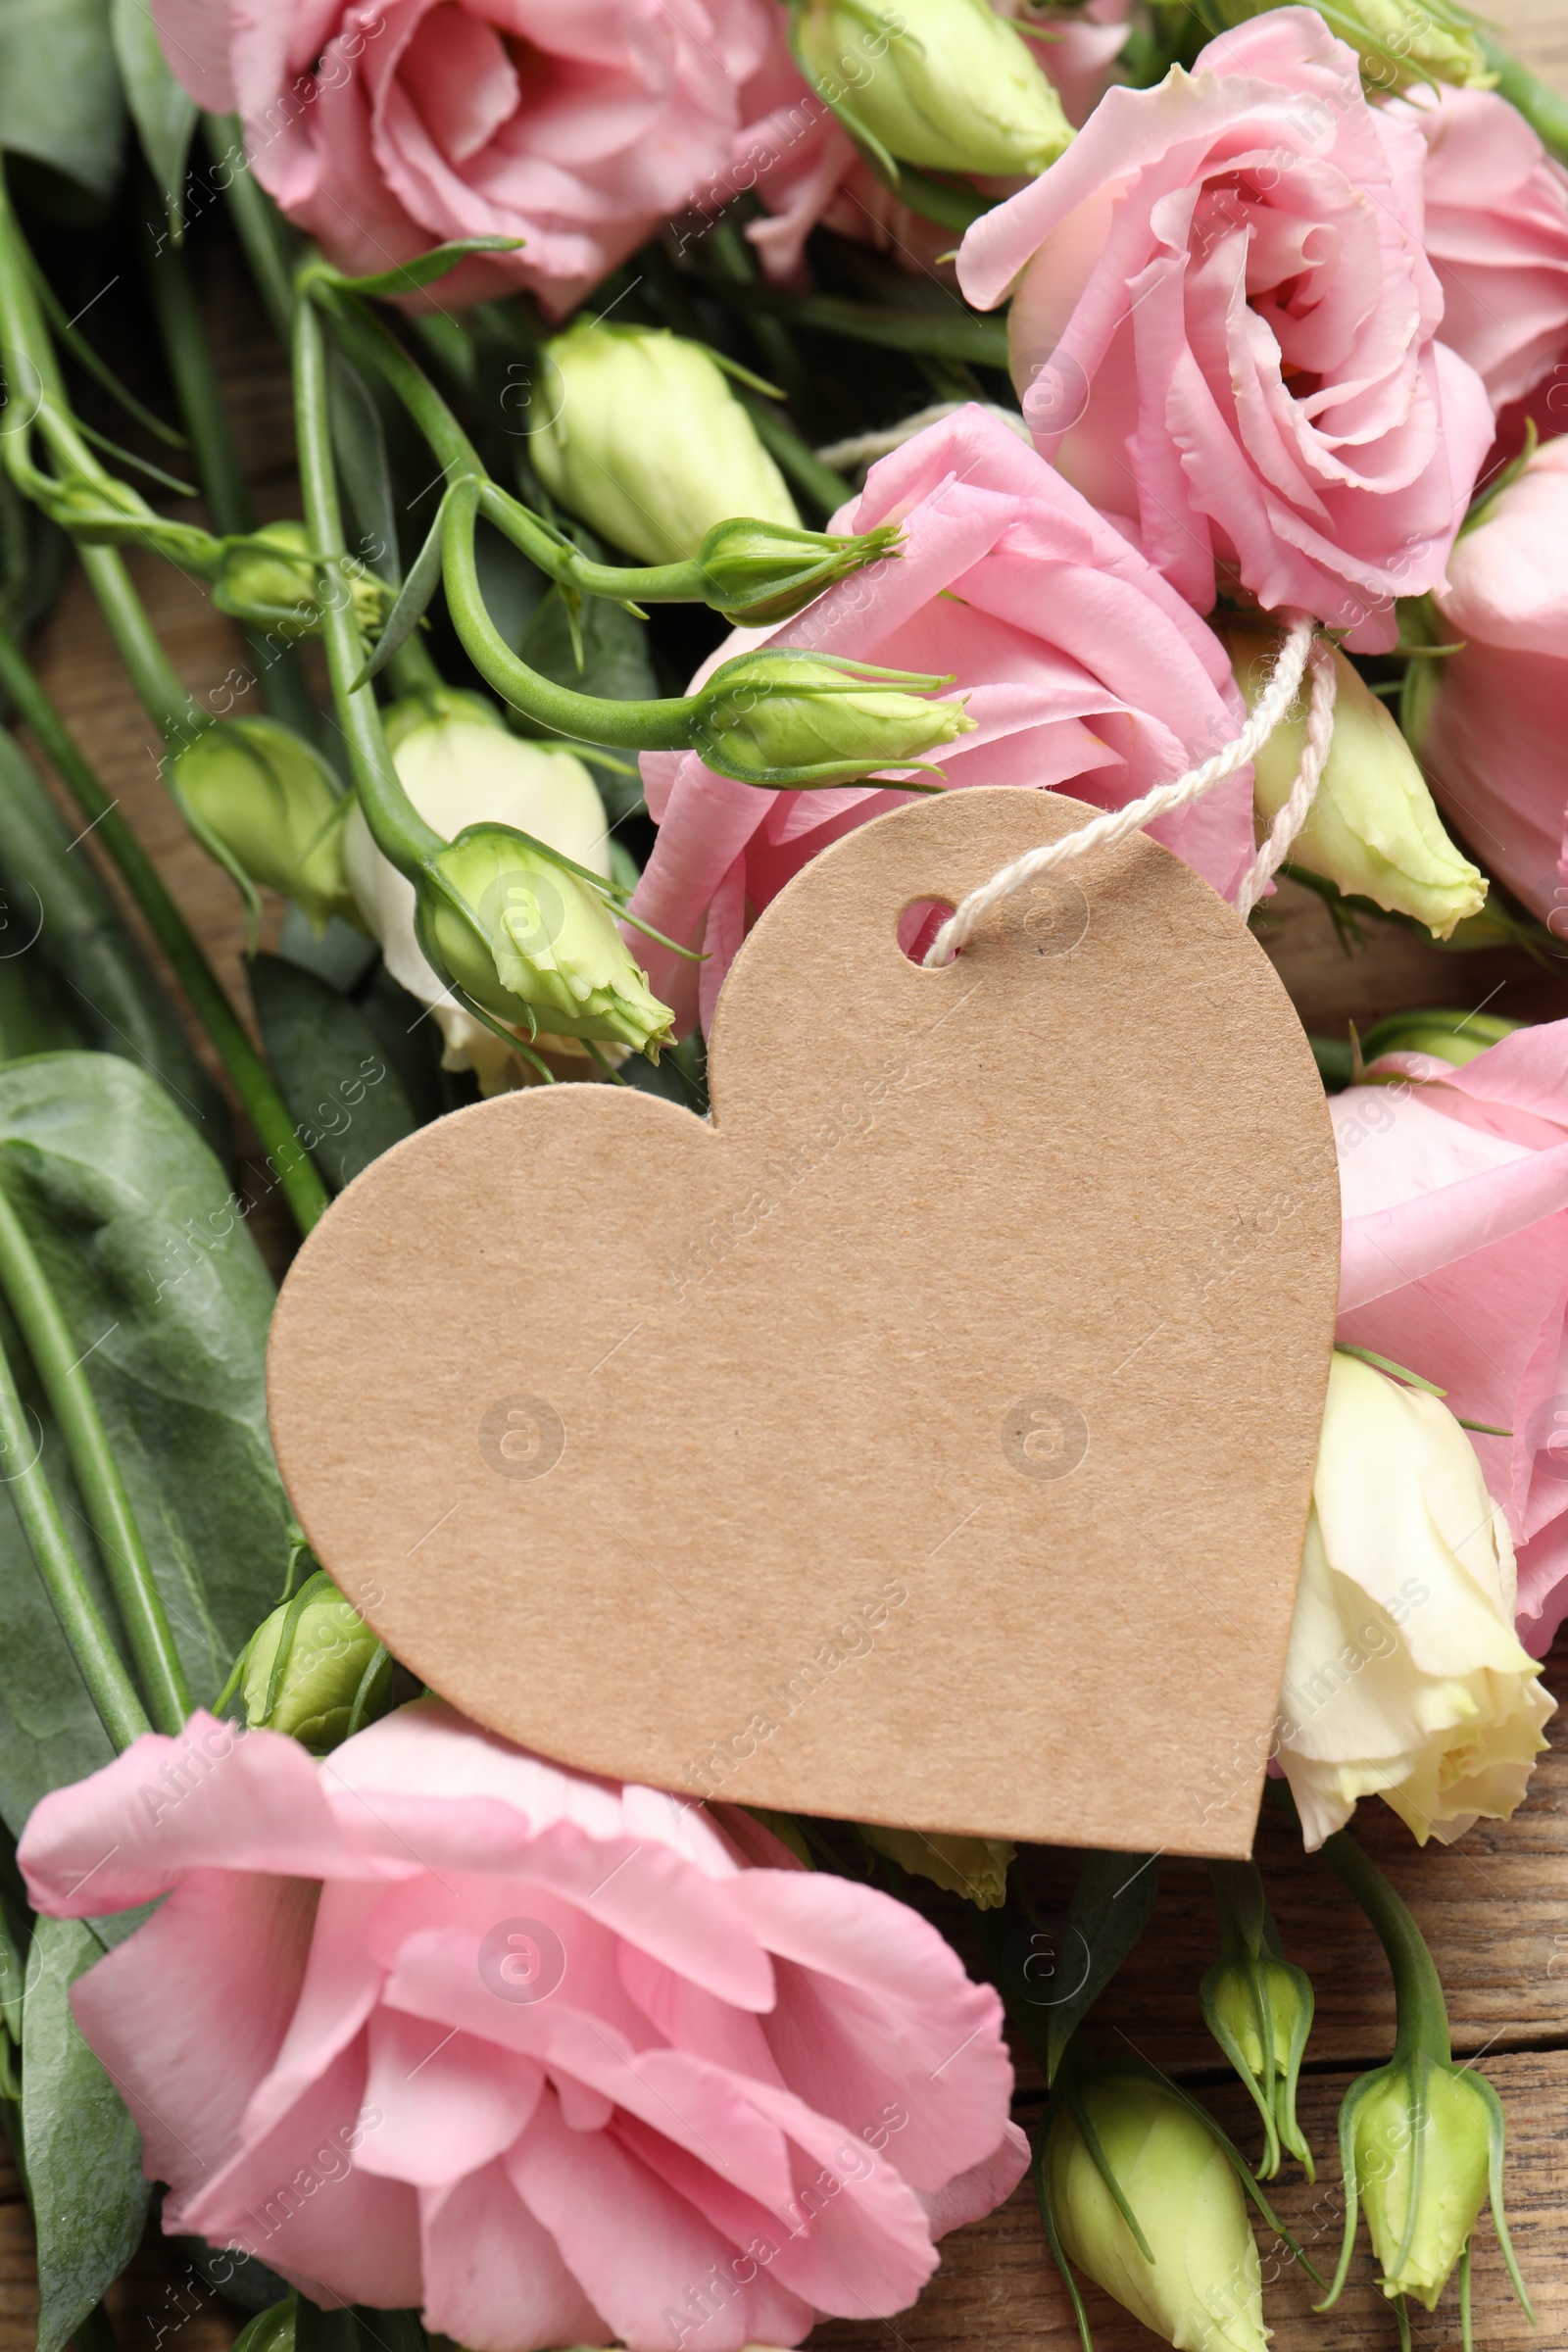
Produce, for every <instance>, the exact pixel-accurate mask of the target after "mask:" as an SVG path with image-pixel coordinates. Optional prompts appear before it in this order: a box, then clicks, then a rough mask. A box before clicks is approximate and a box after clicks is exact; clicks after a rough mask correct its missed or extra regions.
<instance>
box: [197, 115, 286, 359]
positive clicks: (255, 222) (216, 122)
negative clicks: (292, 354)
mask: <svg viewBox="0 0 1568 2352" xmlns="http://www.w3.org/2000/svg"><path fill="white" fill-rule="evenodd" d="M206 127H207V148H208V152H209V154H210V155H211V156H212V158H213V162H214V164H215V165H216V166H217V167H218V169H219V170H220V171H223V172H227V173H228V177H227V178H226V179H225V180H224V181H223V183H222V187H223V193H224V195H225V196H226V197H227V198H228V210H229V218H230V219H231V220H232V221H233V223H234V229H235V233H236V234H237V236H238V238H239V241H240V243H241V245H242V246H243V247H244V249H245V259H246V261H247V262H248V263H249V264H250V270H251V275H252V277H253V278H254V279H255V281H256V290H257V292H258V293H259V294H260V296H261V298H262V302H263V304H264V306H265V307H266V311H267V315H268V317H269V319H270V320H271V322H272V331H273V333H274V334H275V335H276V337H277V339H278V341H279V342H280V343H281V344H282V346H283V348H284V350H285V351H286V350H287V349H288V343H289V337H290V335H291V334H292V333H293V330H294V256H293V251H292V247H293V238H292V235H291V233H290V231H289V228H288V226H287V224H286V223H285V221H284V220H283V217H282V215H281V213H279V211H278V209H277V207H276V205H275V204H274V203H273V202H272V200H271V198H270V196H269V195H268V193H267V190H266V189H265V188H264V187H263V186H262V185H261V183H260V181H259V180H258V179H257V177H256V174H255V172H253V171H252V170H251V169H250V166H249V164H248V163H247V162H246V160H245V131H244V127H243V125H242V123H240V119H239V117H238V115H209V116H208V118H207V125H206Z"/></svg>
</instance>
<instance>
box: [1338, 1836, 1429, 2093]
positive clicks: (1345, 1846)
mask: <svg viewBox="0 0 1568 2352" xmlns="http://www.w3.org/2000/svg"><path fill="white" fill-rule="evenodd" d="M1323 1856H1324V1859H1325V1861H1327V1862H1328V1863H1330V1864H1331V1865H1332V1867H1333V1868H1334V1869H1335V1870H1336V1871H1337V1872H1338V1873H1339V1875H1340V1877H1341V1878H1342V1879H1343V1880H1344V1882H1345V1884H1346V1886H1347V1887H1348V1888H1349V1890H1350V1892H1351V1893H1352V1894H1353V1895H1354V1897H1355V1899H1356V1901H1357V1902H1358V1903H1359V1904H1360V1906H1361V1908H1362V1910H1363V1911H1364V1912H1365V1913H1366V1915H1367V1917H1368V1919H1369V1920H1370V1921H1371V1922H1372V1925H1373V1928H1374V1929H1375V1931H1376V1933H1377V1938H1378V1941H1379V1943H1381V1944H1382V1946H1383V1949H1384V1951H1385V1953H1386V1954H1387V1955H1388V1962H1389V1967H1390V1969H1391V1970H1392V1972H1393V1975H1394V1990H1395V1997H1396V2002H1397V2017H1398V2024H1397V2031H1396V2034H1395V2043H1394V2057H1393V2059H1392V2061H1391V2064H1393V2065H1395V2066H1398V2065H1401V2064H1404V2063H1407V2062H1408V2061H1410V2060H1411V2059H1414V2058H1416V2057H1425V2058H1435V2059H1437V2060H1439V2061H1440V2062H1441V2064H1443V2065H1444V2066H1447V2065H1450V2064H1451V2063H1452V2058H1453V2049H1452V2044H1451V2043H1450V2041H1449V2038H1448V2012H1447V2007H1446V2003H1445V2001H1444V1998H1443V1985H1442V1982H1441V1980H1440V1978H1439V1976H1438V1972H1437V1968H1436V1965H1435V1964H1434V1961H1433V1958H1432V1954H1431V1953H1430V1952H1429V1951H1428V1950H1427V1946H1426V1938H1425V1937H1424V1936H1423V1935H1422V1933H1421V1931H1420V1929H1419V1928H1418V1927H1417V1926H1416V1924H1415V1921H1414V1920H1413V1919H1412V1918H1411V1916H1410V1914H1409V1912H1408V1911H1407V1910H1406V1909H1405V1906H1404V1904H1403V1903H1402V1902H1401V1901H1400V1900H1399V1897H1398V1896H1397V1894H1396V1893H1395V1891H1394V1888H1393V1887H1391V1886H1390V1885H1389V1882H1388V1880H1387V1879H1386V1878H1385V1877H1384V1875H1383V1873H1382V1871H1381V1870H1379V1868H1378V1866H1377V1864H1376V1863H1375V1862H1374V1861H1373V1860H1372V1859H1371V1857H1370V1856H1369V1855H1368V1854H1366V1853H1364V1852H1363V1851H1362V1849H1361V1847H1360V1846H1359V1845H1357V1843H1356V1841H1355V1839H1354V1838H1352V1837H1351V1836H1350V1834H1349V1832H1348V1830H1336V1831H1335V1832H1334V1834H1333V1836H1332V1837H1329V1838H1325V1839H1324V1841H1323Z"/></svg>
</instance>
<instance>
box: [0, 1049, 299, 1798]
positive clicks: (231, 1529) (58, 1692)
mask: <svg viewBox="0 0 1568 2352" xmlns="http://www.w3.org/2000/svg"><path fill="white" fill-rule="evenodd" d="M0 1183H3V1184H4V1186H5V1188H6V1191H7V1193H8V1195H9V1196H10V1199H11V1201H12V1202H13V1204H14V1206H15V1207H16V1209H17V1211H18V1213H19V1215H20V1216H21V1218H22V1221H23V1223H24V1225H25V1228H26V1231H27V1234H28V1238H29V1239H30V1241H31V1243H32V1246H33V1248H34V1250H36V1251H37V1253H38V1256H39V1258H40V1260H41V1262H42V1265H43V1269H44V1272H45V1274H46V1276H47V1277H48V1279H49V1281H50V1283H51V1285H52V1286H53V1288H54V1291H55V1295H56V1297H57V1298H58V1299H59V1300H60V1304H61V1307H62V1310H63V1311H64V1313H65V1315H66V1318H67V1321H68V1322H69V1323H70V1325H71V1329H72V1332H73V1335H74V1337H75V1340H76V1343H77V1345H78V1347H79V1348H81V1349H82V1351H83V1355H84V1357H85V1359H86V1371H87V1376H88V1378H89V1379H90V1381H91V1383H92V1389H93V1395H94V1397H95V1398H96V1400H97V1404H98V1409H99V1412H100V1413H101V1414H102V1416H103V1420H104V1424H105V1427H106V1429H107V1431H108V1435H109V1441H110V1444H111V1445H112V1446H113V1447H114V1449H115V1453H116V1456H117V1458H118V1460H119V1463H120V1468H121V1473H122V1476H123V1479H124V1482H125V1486H126V1490H127V1492H128V1494H129V1496H130V1503H131V1508H132V1510H133V1511H134V1513H135V1515H136V1518H137V1521H138V1523H139V1525H140V1527H141V1531H142V1536H143V1539H144V1541H145V1543H146V1545H147V1549H148V1553H149V1556H150V1558H151V1561H152V1567H153V1573H154V1575H155V1576H156V1578H157V1580H158V1588H159V1591H160V1593H162V1595H163V1599H164V1606H165V1608H166V1609H167V1611H168V1613H169V1618H170V1622H171V1624H172V1628H173V1633H174V1639H175V1642H176V1644H177V1646H178V1649H179V1654H180V1658H181V1661H182V1663H183V1665H184V1668H185V1672H186V1675H187V1677H188V1678H189V1681H190V1686H191V1689H192V1691H193V1692H194V1694H195V1696H196V1698H197V1700H198V1702H199V1703H202V1704H206V1705H210V1704H211V1703H212V1701H213V1699H214V1698H215V1697H216V1696H217V1694H218V1691H220V1690H221V1687H222V1684H223V1680H224V1678H225V1676H226V1675H227V1672H228V1669H229V1666H230V1664H231V1663H232V1661H233V1658H234V1656H235V1654H236V1652H237V1651H238V1650H239V1648H240V1646H241V1644H242V1643H243V1642H246V1641H247V1640H248V1639H249V1637H250V1635H251V1634H252V1633H253V1632H254V1630H255V1628H256V1626H257V1624H258V1623H259V1622H260V1620H261V1619H262V1617H263V1616H265V1614H266V1613H267V1611H268V1609H269V1608H270V1606H271V1604H272V1601H273V1599H274V1597H275V1595H276V1593H277V1589H278V1587H279V1585H280V1584H281V1582H282V1578H283V1569H284V1565H285V1563H286V1561H287V1558H288V1527H289V1510H288V1503H287V1499H286V1497H285V1495H284V1494H283V1489H282V1484H281V1481H280V1480H279V1478H278V1475H277V1470H276V1467H275V1465H274V1463H273V1460H272V1455H271V1448H270V1443H269V1439H268V1433H267V1407H266V1394H265V1387H264V1360H265V1351H266V1344H267V1327H268V1321H269V1318H270V1312H271V1306H272V1285H271V1282H270V1278H269V1276H268V1273H267V1270H266V1268H265V1266H264V1265H263V1263H262V1260H261V1258H260V1256H259V1254H258V1252H257V1250H256V1247H255V1244H254V1243H253V1242H252V1240H251V1238H250V1235H249V1232H248V1231H247V1229H246V1225H245V1212H246V1206H247V1204H246V1203H245V1202H244V1201H240V1200H238V1199H237V1198H236V1197H235V1195H234V1194H232V1193H231V1192H230V1191H229V1189H228V1183H227V1179H226V1177H225V1176H224V1174H223V1171H222V1170H221V1167H220V1166H219V1164H218V1162H217V1161H216V1160H215V1159H214V1158H213V1156H212V1154H211V1152H208V1151H207V1150H206V1148H205V1147H204V1146H203V1145H202V1143H201V1142H200V1141H199V1140H198V1138H197V1137H196V1136H195V1135H194V1134H193V1133H192V1131H191V1129H190V1128H189V1127H188V1126H187V1125H186V1123H185V1121H184V1120H183V1119H182V1118H181V1117H180V1116H179V1114H178V1112H177V1111H176V1110H175V1109H174V1107H173V1105H172V1103H170V1101H169V1099H168V1097H167V1096H166V1095H165V1094H164V1093H163V1092H162V1090H161V1089H160V1088H159V1087H158V1086H157V1085H155V1084H154V1082H153V1081H152V1080H151V1079H150V1078H148V1077H147V1076H146V1075H145V1074H144V1073H143V1072H142V1071H141V1070H138V1069H137V1068H135V1067H134V1065H133V1064H131V1063H130V1062H127V1061H122V1060H120V1059H119V1058H118V1057H117V1056H115V1055H113V1054H40V1055H38V1056H37V1057H36V1058H34V1059H32V1060H28V1061H21V1062H15V1063H13V1064H11V1065H10V1066H9V1067H8V1068H4V1069H0ZM10 1336H11V1335H9V1334H8V1339H9V1338H10ZM13 1361H14V1362H16V1364H17V1370H18V1374H19V1385H21V1386H22V1388H23V1401H24V1405H25V1409H26V1411H27V1413H28V1417H29V1419H30V1421H31V1423H32V1426H33V1427H34V1429H35V1430H36V1431H37V1432H39V1433H41V1442H42V1446H43V1454H44V1462H45V1466H46V1468H47V1470H48V1472H49V1476H50V1479H51V1482H52V1484H53V1486H54V1490H55V1493H56V1495H58V1496H59V1498H60V1503H61V1508H62V1510H63V1511H64V1512H65V1514H66V1519H67V1524H68V1526H69V1527H70V1529H71V1532H72V1538H73V1543H74V1544H76V1547H77V1549H78V1552H79V1553H80V1555H81V1559H82V1566H83V1570H84V1573H85V1574H86V1575H87V1577H88V1578H89V1581H90V1582H91V1583H92V1585H93V1589H94V1592H95V1593H96V1594H97V1596H98V1599H99V1605H100V1607H101V1608H102V1610H103V1612H104V1617H105V1622H106V1623H107V1624H109V1625H110V1627H111V1628H112V1629H114V1630H116V1632H117V1638H118V1626H117V1620H116V1616H115V1610H114V1604H113V1601H112V1600H111V1599H110V1597H109V1592H108V1586H107V1583H106V1581H105V1579H104V1577H103V1573H102V1568H101V1565H100V1563H99V1560H98V1557H97V1553H96V1550H95V1548H94V1544H93V1542H92V1538H91V1531H90V1529H89V1527H88V1525H87V1522H86V1520H85V1519H84V1518H83V1517H82V1516H81V1498H80V1495H78V1493H77V1491H76V1487H75V1484H74V1481H73V1478H72V1475H71V1469H70V1464H69V1461H68V1460H67V1458H66V1453H65V1448H64V1446H63V1445H62V1444H61V1442H60V1439H59V1436H58V1433H57V1432H56V1430H55V1428H54V1425H53V1423H52V1420H51V1418H50V1416H49V1413H48V1410H47V1407H46V1405H45V1403H44V1399H43V1397H42V1396H41V1393H40V1392H39V1390H38V1388H37V1384H36V1382H35V1381H34V1380H32V1379H31V1369H30V1366H29V1365H28V1363H27V1361H26V1358H25V1354H24V1353H23V1351H22V1350H21V1348H20V1344H18V1346H17V1352H16V1354H15V1355H14V1357H13ZM108 1761H109V1747H108V1742H107V1740H106V1739H105V1737H104V1733H103V1730H102V1727H101V1726H100V1724H99V1722H98V1719H97V1715H96V1713H95V1710H94V1708H93V1705H92V1702H91V1700H90V1699H89V1698H88V1696H87V1692H86V1691H85V1689H84V1688H83V1686H82V1683H81V1680H80V1677H79V1676H78V1674H77V1673H76V1670H75V1668H74V1666H73V1663H72V1661H71V1658H70V1655H69V1653H68V1651H67V1649H66V1645H65V1642H64V1639H63V1637H62V1635H61V1633H60V1629H59V1626H58V1623H57V1622H56V1619H55V1616H54V1612H53V1610H52V1609H51V1607H50V1605H49V1602H48V1600H47V1598H46V1597H45V1595H44V1592H43V1589H42V1586H41V1585H40V1583H39V1580H38V1577H37V1574H36V1572H35V1570H34V1568H33V1566H32V1562H31V1558H30V1555H29V1553H28V1552H27V1549H26V1547H25V1544H24V1542H23V1538H22V1533H21V1529H20V1528H19V1526H18V1524H17V1519H16V1514H15V1512H14V1511H13V1510H12V1508H11V1505H10V1501H9V1498H5V1497H4V1494H3V1489H0V1813H3V1814H4V1817H5V1819H6V1820H7V1822H8V1823H9V1824H10V1825H11V1827H12V1829H13V1830H14V1831H16V1832H20V1831H21V1828H22V1825H23V1823H24V1822H25V1819H26V1817H27V1814H28V1813H29V1812H30V1811H31V1809H32V1807H33V1805H34V1804H35V1803H36V1802H37V1800H38V1798H39V1797H40V1796H42V1795H43V1794H44V1793H45V1791H46V1790H47V1789H54V1788H58V1787H59V1786H60V1785H61V1784H62V1783H63V1782H66V1781H73V1780H79V1779H80V1778H81V1777H82V1776H83V1775H84V1774H86V1773H89V1772H94V1771H96V1770H97V1768H98V1767H99V1765H100V1764H104V1763H107V1762H108Z"/></svg>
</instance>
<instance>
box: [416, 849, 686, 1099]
mask: <svg viewBox="0 0 1568 2352" xmlns="http://www.w3.org/2000/svg"><path fill="white" fill-rule="evenodd" d="M435 872H436V874H437V876H438V877H439V882H440V885H441V886H442V887H439V888H438V887H430V888H428V889H427V890H426V892H425V893H424V894H423V896H422V907H423V913H424V919H425V922H426V924H427V926H428V936H429V939H430V944H431V945H432V947H433V948H434V949H435V952H436V954H437V956H439V957H440V959H441V962H442V963H443V964H444V966H445V967H446V970H447V971H448V973H449V974H450V975H451V977H452V978H453V979H454V980H455V981H456V982H457V983H458V985H459V986H460V987H461V988H463V989H464V990H466V993H467V995H468V996H470V997H471V998H472V999H473V1001H474V1003H475V1004H476V1005H481V1006H482V1007H483V1008H484V1010H485V1011H486V1012H488V1013H490V1014H492V1015H493V1017H494V1018H495V1019H496V1020H498V1021H504V1022H505V1023H507V1025H508V1026H509V1027H511V1028H518V1027H521V1026H523V1025H525V1024H528V1023H529V1021H530V1016H531V1017H532V1021H533V1023H535V1024H537V1026H539V1027H541V1028H543V1029H545V1030H548V1031H550V1032H551V1033H552V1034H559V1035H561V1036H564V1037H585V1038H598V1039H605V1040H607V1041H609V1042H611V1043H613V1044H615V1045H621V1046H627V1047H630V1048H631V1049H632V1051H633V1052H635V1053H639V1054H642V1053H648V1054H651V1056H652V1058H655V1059H657V1058H658V1051H659V1048H660V1047H661V1046H667V1045H673V1043H674V1027H673V1023H674V1015H673V1014H672V1013H671V1012H670V1010H669V1007H668V1006H667V1005H662V1004H661V1003H660V1001H659V999H658V998H657V997H656V996H655V995H654V994H653V992H652V991H651V989H650V988H649V986H648V976H647V974H646V973H645V972H644V971H643V970H642V969H641V967H640V966H639V965H638V964H637V963H636V962H635V961H634V960H633V958H632V956H631V954H630V952H629V951H628V949H627V947H626V943H625V941H624V940H623V939H622V938H621V935H620V933H619V931H618V930H617V929H616V927H615V920H614V916H613V914H612V912H611V908H610V905H609V902H608V901H607V899H606V898H605V897H604V896H603V894H602V893H601V892H600V891H599V890H597V889H596V888H595V887H594V885H593V884H592V883H591V882H587V881H584V880H583V879H582V878H581V876H580V875H578V874H576V873H573V872H572V870H571V868H570V867H569V866H567V865H564V864H563V863H562V862H561V861H560V860H559V859H558V858H553V857H552V856H551V855H550V854H549V853H548V852H547V851H545V850H543V849H540V848H535V847H533V846H532V845H530V844H529V843H528V842H527V841H525V840H524V839H522V837H521V836H520V835H518V834H516V833H514V832H511V831H510V830H509V829H508V828H507V827H506V826H504V825H495V824H478V825H470V826H468V827H467V829H466V831H465V832H462V833H460V834H459V836H458V838H457V840H456V841H455V842H453V843H452V845H451V847H450V848H448V849H445V850H443V851H442V852H441V853H440V855H439V856H438V857H437V858H436V860H435Z"/></svg>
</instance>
